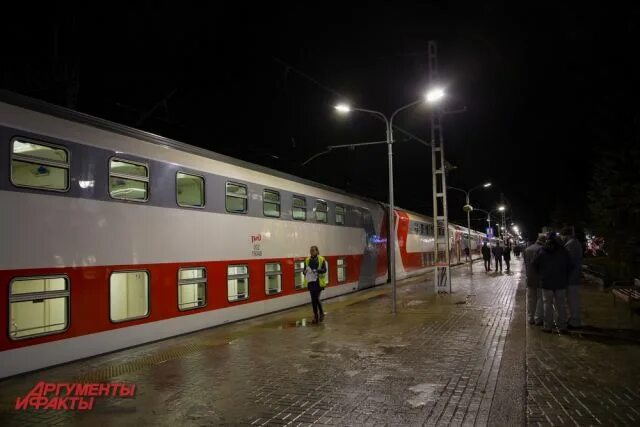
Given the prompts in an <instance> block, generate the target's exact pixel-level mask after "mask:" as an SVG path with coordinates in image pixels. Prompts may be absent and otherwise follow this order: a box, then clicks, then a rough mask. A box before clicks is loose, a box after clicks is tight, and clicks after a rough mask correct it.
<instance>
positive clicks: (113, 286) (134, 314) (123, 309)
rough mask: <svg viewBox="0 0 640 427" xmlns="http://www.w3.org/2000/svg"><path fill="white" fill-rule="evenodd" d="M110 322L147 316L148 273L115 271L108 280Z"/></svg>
mask: <svg viewBox="0 0 640 427" xmlns="http://www.w3.org/2000/svg"><path fill="white" fill-rule="evenodd" d="M109 301H110V305H111V307H110V318H111V321H112V322H122V321H125V320H132V319H139V318H141V317H145V316H147V315H148V314H149V273H147V272H146V271H116V272H114V273H112V274H111V278H110V279H109Z"/></svg>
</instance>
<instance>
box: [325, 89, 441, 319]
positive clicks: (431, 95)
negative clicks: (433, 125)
mask: <svg viewBox="0 0 640 427" xmlns="http://www.w3.org/2000/svg"><path fill="white" fill-rule="evenodd" d="M444 96H445V93H444V90H443V89H441V88H432V89H431V90H429V91H428V92H427V93H426V94H425V97H424V99H419V100H417V101H413V102H411V103H409V104H407V105H404V106H402V107H400V108H398V109H397V110H395V111H394V112H393V113H392V114H391V116H390V118H387V116H386V115H385V114H384V113H381V112H379V111H375V110H367V109H365V108H354V107H351V106H350V105H349V104H345V103H340V104H338V105H336V106H335V107H334V108H335V110H336V111H337V112H338V113H341V114H348V113H350V112H351V111H359V112H362V113H367V114H371V115H373V116H376V117H378V118H381V119H382V120H384V123H385V126H386V134H387V147H388V150H387V153H388V157H389V237H388V238H387V242H388V244H389V245H390V246H389V262H390V264H391V266H390V267H391V271H390V275H391V289H392V304H393V311H392V312H393V314H396V248H395V235H396V221H395V218H396V217H395V207H394V201H393V119H394V118H395V117H396V115H397V114H398V113H399V112H401V111H404V110H406V109H407V108H410V107H413V106H414V105H418V104H421V103H423V102H426V103H428V104H435V103H437V102H439V101H440V100H442V98H444Z"/></svg>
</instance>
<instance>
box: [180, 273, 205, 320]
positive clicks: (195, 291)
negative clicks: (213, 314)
mask: <svg viewBox="0 0 640 427" xmlns="http://www.w3.org/2000/svg"><path fill="white" fill-rule="evenodd" d="M205 305H207V270H206V269H205V268H204V267H195V268H181V269H180V270H178V309H179V310H191V309H194V308H199V307H204V306H205Z"/></svg>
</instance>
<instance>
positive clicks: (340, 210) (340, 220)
mask: <svg viewBox="0 0 640 427" xmlns="http://www.w3.org/2000/svg"><path fill="white" fill-rule="evenodd" d="M344 214H345V208H344V206H340V205H336V224H338V225H344V217H345V215H344Z"/></svg>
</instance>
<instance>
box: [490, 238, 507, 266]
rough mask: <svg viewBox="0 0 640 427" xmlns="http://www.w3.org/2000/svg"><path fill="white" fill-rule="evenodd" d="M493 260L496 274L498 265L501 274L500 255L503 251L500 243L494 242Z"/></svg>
mask: <svg viewBox="0 0 640 427" xmlns="http://www.w3.org/2000/svg"><path fill="white" fill-rule="evenodd" d="M491 252H493V258H494V259H495V261H496V272H497V271H498V264H500V272H501V273H502V255H503V253H504V249H503V248H502V246H500V241H499V240H498V241H496V245H495V246H494V247H493V250H492V251H491Z"/></svg>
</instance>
